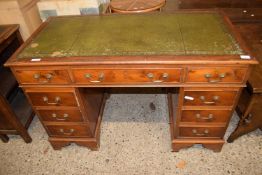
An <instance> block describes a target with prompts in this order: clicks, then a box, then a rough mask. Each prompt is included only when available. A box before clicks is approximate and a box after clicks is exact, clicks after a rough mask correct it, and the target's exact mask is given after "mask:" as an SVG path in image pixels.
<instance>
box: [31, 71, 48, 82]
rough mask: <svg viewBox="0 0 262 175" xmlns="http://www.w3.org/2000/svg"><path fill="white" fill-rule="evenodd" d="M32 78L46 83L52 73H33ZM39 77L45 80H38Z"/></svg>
mask: <svg viewBox="0 0 262 175" xmlns="http://www.w3.org/2000/svg"><path fill="white" fill-rule="evenodd" d="M33 77H34V79H36V80H37V81H38V82H39V83H48V82H49V81H50V80H51V79H52V78H53V75H52V74H50V73H47V74H45V75H41V74H40V73H35V74H34V75H33ZM41 77H44V78H45V80H44V81H40V79H41Z"/></svg>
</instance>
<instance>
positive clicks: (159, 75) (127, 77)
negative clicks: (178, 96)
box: [72, 68, 181, 84]
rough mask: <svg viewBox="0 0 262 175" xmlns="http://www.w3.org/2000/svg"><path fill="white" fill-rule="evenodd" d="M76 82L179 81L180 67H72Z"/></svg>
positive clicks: (147, 82) (148, 82)
mask: <svg viewBox="0 0 262 175" xmlns="http://www.w3.org/2000/svg"><path fill="white" fill-rule="evenodd" d="M72 74H73V77H74V81H75V83H76V84H116V83H117V84H133V83H146V84H152V83H153V84H155V83H180V80H181V69H180V68H172V69H163V68H162V69H161V68H160V69H73V70H72Z"/></svg>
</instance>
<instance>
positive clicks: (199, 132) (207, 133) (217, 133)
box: [179, 126, 225, 138]
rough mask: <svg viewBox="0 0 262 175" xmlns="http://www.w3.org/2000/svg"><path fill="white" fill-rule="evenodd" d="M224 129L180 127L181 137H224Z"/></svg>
mask: <svg viewBox="0 0 262 175" xmlns="http://www.w3.org/2000/svg"><path fill="white" fill-rule="evenodd" d="M224 133H225V128H224V127H195V126H193V127H180V128H179V135H180V137H219V138H221V137H223V136H224Z"/></svg>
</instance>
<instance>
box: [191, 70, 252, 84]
mask: <svg viewBox="0 0 262 175" xmlns="http://www.w3.org/2000/svg"><path fill="white" fill-rule="evenodd" d="M246 72H247V68H194V67H193V68H189V70H188V73H187V78H186V82H189V83H212V84H213V83H243V81H244V79H245V76H246Z"/></svg>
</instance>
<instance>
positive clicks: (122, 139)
mask: <svg viewBox="0 0 262 175" xmlns="http://www.w3.org/2000/svg"><path fill="white" fill-rule="evenodd" d="M138 99H139V100H138ZM166 104H167V99H166V96H165V95H163V94H157V95H154V94H115V95H111V97H110V99H109V100H108V101H107V104H106V109H105V113H104V116H103V123H102V129H101V147H100V149H99V151H90V150H89V149H87V148H84V147H80V146H77V145H70V146H68V147H65V148H63V149H62V150H61V151H54V150H53V149H52V147H51V146H50V144H49V142H48V141H47V138H48V137H47V134H46V133H45V131H44V129H43V128H42V126H41V124H40V122H39V120H38V119H37V117H36V118H35V119H34V121H33V123H32V124H31V126H30V129H29V133H30V135H31V136H32V138H33V142H32V143H30V144H26V143H24V142H23V140H22V139H21V138H20V137H19V136H11V138H10V141H9V143H2V142H0V175H8V174H12V175H24V174H25V175H31V174H32V175H42V174H52V175H53V174H55V175H65V174H66V175H70V174H74V175H89V174H90V175H93V174H94V175H97V174H99V175H100V174H101V175H129V174H130V175H135V174H137V175H138V174H139V175H140V174H146V175H147V174H148V175H149V174H150V175H154V174H157V175H162V174H165V175H169V174H170V175H171V174H172V175H173V174H179V175H183V174H184V175H191V174H192V175H209V174H210V175H224V174H235V175H240V174H243V175H261V174H262V166H261V165H262V132H261V131H259V130H257V131H254V132H252V133H250V134H248V135H245V136H242V137H240V138H239V139H237V140H235V142H233V143H226V144H225V145H224V147H223V149H222V151H221V152H220V153H214V152H212V151H210V150H207V149H204V148H202V147H201V146H199V145H196V146H195V147H192V148H188V149H183V150H181V151H180V152H178V153H177V152H171V144H170V143H171V142H170V133H169V125H168V111H167V105H166ZM237 121H238V117H237V116H236V114H235V115H234V116H233V118H232V120H231V122H230V125H229V129H228V131H227V134H226V137H228V135H229V134H230V132H232V130H233V129H234V127H235V126H236V123H237Z"/></svg>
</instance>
